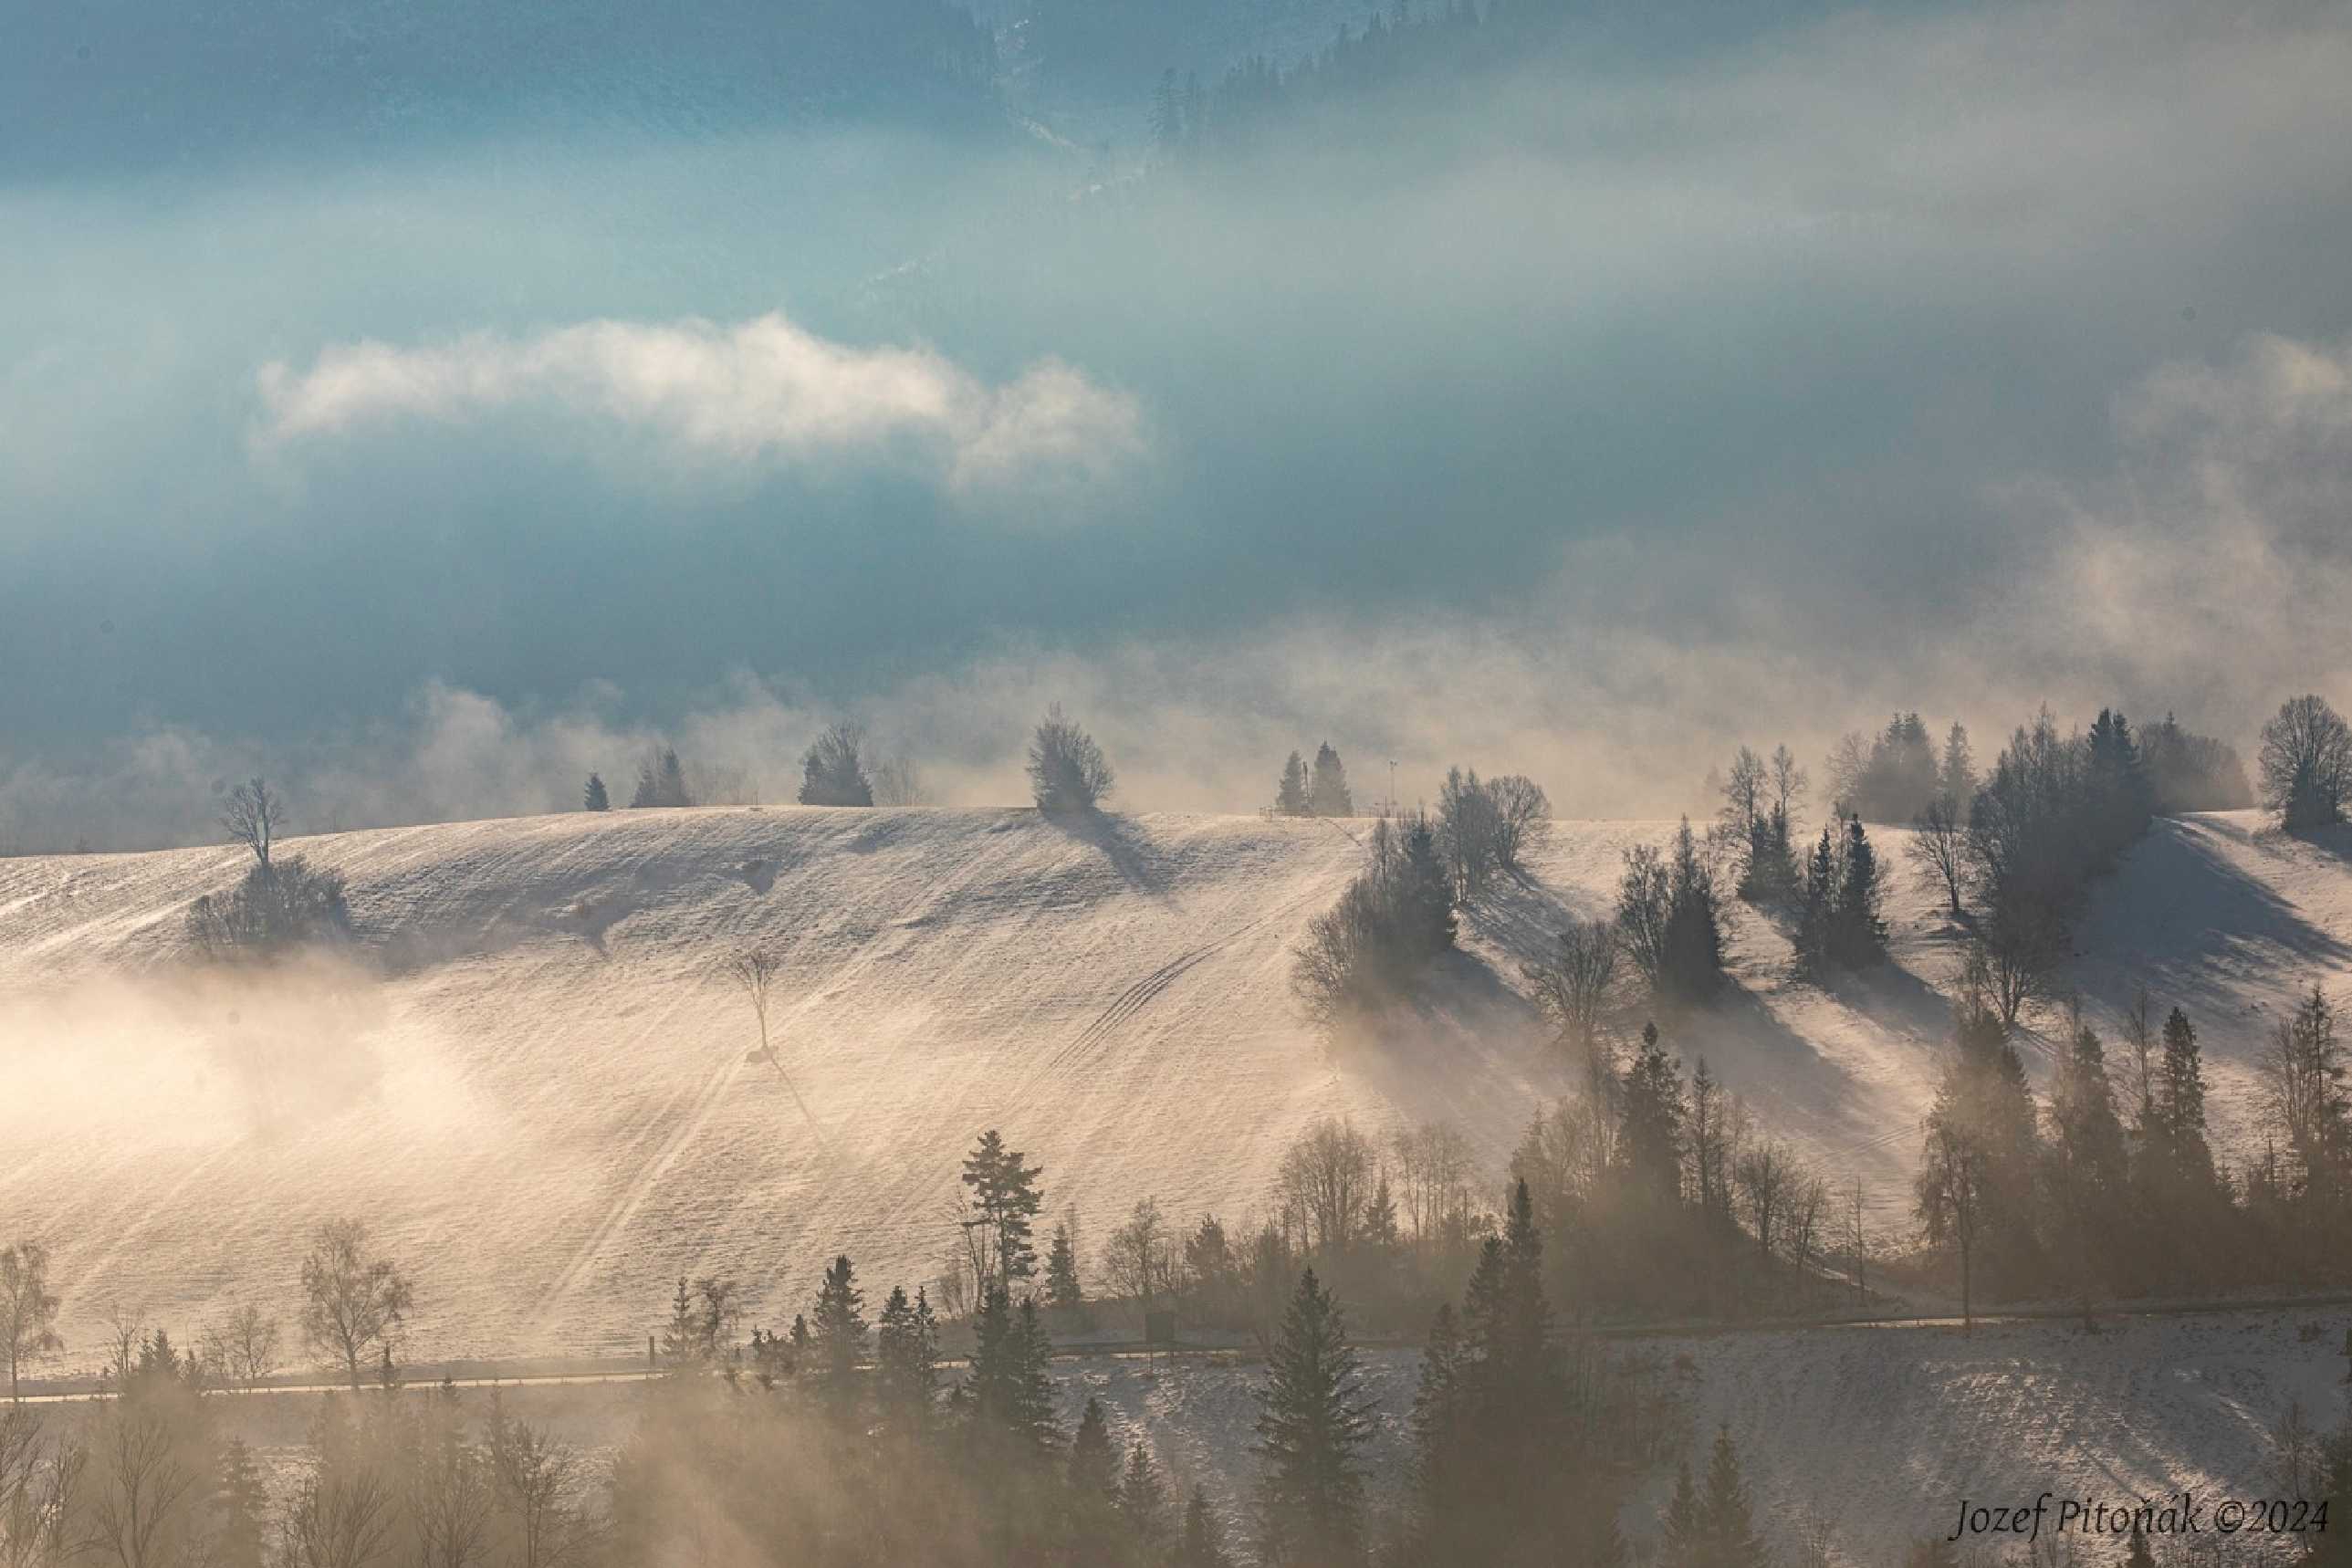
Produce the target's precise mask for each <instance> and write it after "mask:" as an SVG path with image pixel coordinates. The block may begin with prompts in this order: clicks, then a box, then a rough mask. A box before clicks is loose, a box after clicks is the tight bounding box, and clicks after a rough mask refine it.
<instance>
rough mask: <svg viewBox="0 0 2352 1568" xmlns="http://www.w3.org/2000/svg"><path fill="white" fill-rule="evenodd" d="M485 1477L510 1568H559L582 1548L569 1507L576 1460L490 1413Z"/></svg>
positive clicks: (535, 1434)
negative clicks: (495, 1504)
mask: <svg viewBox="0 0 2352 1568" xmlns="http://www.w3.org/2000/svg"><path fill="white" fill-rule="evenodd" d="M489 1460H490V1478H491V1481H492V1483H493V1485H494V1487H495V1489H496V1496H497V1502H498V1509H499V1519H500V1521H501V1523H502V1525H503V1527H504V1533H505V1536H506V1539H507V1542H508V1545H509V1551H508V1559H509V1561H510V1562H511V1563H513V1564H514V1568H562V1565H563V1564H564V1563H569V1562H572V1561H573V1560H574V1559H575V1558H576V1557H578V1556H579V1555H580V1553H581V1552H582V1550H583V1547H585V1545H586V1544H587V1542H586V1531H585V1530H584V1528H583V1522H582V1521H581V1520H580V1518H579V1517H578V1515H577V1514H575V1513H574V1512H573V1510H572V1501H571V1500H572V1487H573V1485H574V1476H575V1474H576V1472H577V1469H578V1461H577V1460H576V1459H575V1458H574V1457H573V1455H572V1450H571V1449H569V1448H567V1447H564V1446H563V1445H562V1444H560V1443H558V1442H556V1441H554V1440H553V1439H552V1438H551V1437H549V1436H548V1435H547V1434H546V1433H544V1432H541V1431H539V1430H538V1429H536V1428H534V1427H532V1426H527V1425H525V1424H524V1423H523V1422H520V1421H509V1420H508V1419H506V1418H505V1416H504V1415H502V1414H498V1413H494V1414H493V1415H492V1416H491V1420H490V1425H489Z"/></svg>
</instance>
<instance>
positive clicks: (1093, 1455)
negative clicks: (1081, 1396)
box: [1070, 1394, 1118, 1498]
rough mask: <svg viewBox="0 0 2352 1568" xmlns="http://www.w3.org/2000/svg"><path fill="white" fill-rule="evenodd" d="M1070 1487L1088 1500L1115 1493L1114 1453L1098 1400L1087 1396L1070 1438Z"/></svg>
mask: <svg viewBox="0 0 2352 1568" xmlns="http://www.w3.org/2000/svg"><path fill="white" fill-rule="evenodd" d="M1070 1485H1071V1486H1072V1487H1074V1488H1076V1489H1077V1491H1078V1492H1079V1493H1080V1494H1081V1495H1082V1496H1085V1497H1090V1498H1108V1497H1113V1496H1116V1495H1117V1494H1118V1450H1117V1449H1116V1448H1114V1447H1111V1441H1110V1426H1109V1424H1108V1422H1107V1421H1105V1420H1104V1419H1103V1407H1102V1401H1101V1400H1099V1399H1097V1398H1096V1397H1095V1396H1094V1395H1093V1394H1088V1395H1087V1408H1086V1411H1085V1413H1084V1414H1083V1415H1080V1416H1079V1417H1078V1431H1077V1436H1075V1437H1073V1438H1071V1439H1070Z"/></svg>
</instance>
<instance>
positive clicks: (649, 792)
mask: <svg viewBox="0 0 2352 1568" xmlns="http://www.w3.org/2000/svg"><path fill="white" fill-rule="evenodd" d="M660 804H661V784H660V782H659V781H658V780H656V778H655V777H654V764H653V762H652V760H651V759H650V758H648V759H647V760H646V762H644V763H640V764H639V765H638V767H637V787H636V790H635V793H634V794H632V795H630V796H629V809H630V810H632V811H642V810H644V809H645V808H646V807H647V806H652V805H660Z"/></svg>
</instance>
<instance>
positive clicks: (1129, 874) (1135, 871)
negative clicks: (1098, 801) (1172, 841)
mask: <svg viewBox="0 0 2352 1568" xmlns="http://www.w3.org/2000/svg"><path fill="white" fill-rule="evenodd" d="M1037 819H1038V820H1039V821H1041V822H1043V823H1045V825H1046V826H1049V827H1051V828H1053V829H1054V830H1055V832H1057V833H1060V834H1063V835H1065V836H1066V837H1070V838H1074V839H1076V840H1077V841H1078V842H1079V843H1081V844H1088V845H1092V846H1093V847H1095V848H1097V849H1098V850H1100V851H1101V852H1102V857H1103V858H1104V859H1106V860H1108V861H1109V862H1110V866H1111V868H1112V869H1113V870H1115V871H1117V872H1118V875H1119V879H1121V880H1122V881H1124V882H1126V883H1127V885H1128V886H1129V887H1130V888H1133V889H1136V890H1137V891H1138V892H1142V893H1150V894H1151V895H1152V896H1153V897H1155V898H1165V897H1167V896H1168V893H1169V891H1170V889H1171V887H1172V886H1173V885H1174V879H1173V878H1171V876H1170V874H1169V871H1168V868H1167V867H1166V865H1165V864H1164V863H1163V862H1162V861H1161V860H1160V858H1159V856H1158V855H1156V854H1155V853H1154V852H1153V851H1152V848H1151V846H1150V840H1148V839H1146V838H1145V837H1143V835H1142V834H1140V833H1139V832H1137V831H1136V827H1135V825H1134V823H1133V822H1131V821H1129V819H1128V818H1126V817H1122V816H1112V815H1110V814H1109V813H1108V812H1102V811H1071V812H1045V811H1041V812H1039V813H1038V814H1037Z"/></svg>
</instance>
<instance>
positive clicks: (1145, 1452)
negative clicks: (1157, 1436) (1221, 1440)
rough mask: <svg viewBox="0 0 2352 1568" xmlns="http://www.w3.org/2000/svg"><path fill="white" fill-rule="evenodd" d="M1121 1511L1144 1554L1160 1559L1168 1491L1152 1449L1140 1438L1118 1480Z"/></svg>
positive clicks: (1132, 1448) (1164, 1534) (1166, 1536)
mask: <svg viewBox="0 0 2352 1568" xmlns="http://www.w3.org/2000/svg"><path fill="white" fill-rule="evenodd" d="M1118 1511H1119V1512H1120V1513H1121V1514H1122V1515H1124V1516H1125V1517H1126V1520H1127V1527H1128V1529H1129V1531H1132V1532H1133V1533H1134V1536H1135V1539H1136V1541H1137V1542H1138V1543H1139V1545H1140V1546H1142V1548H1143V1550H1144V1551H1145V1552H1147V1553H1148V1554H1150V1555H1153V1556H1157V1555H1158V1554H1159V1552H1160V1549H1161V1548H1162V1547H1163V1546H1164V1545H1165V1544H1166V1543H1167V1541H1168V1533H1169V1531H1168V1525H1169V1519H1168V1488H1167V1486H1166V1485H1165V1484H1164V1483H1163V1482H1162V1481H1161V1480H1160V1468H1159V1467H1158V1466H1157V1465H1154V1464H1153V1463H1152V1462H1151V1450H1150V1448H1148V1447H1145V1446H1144V1444H1143V1443H1142V1441H1141V1440H1140V1439H1138V1440H1137V1442H1136V1443H1135V1444H1134V1446H1133V1447H1129V1449H1128V1451H1127V1471H1126V1473H1125V1474H1124V1475H1122V1476H1121V1477H1120V1478H1119V1482H1118Z"/></svg>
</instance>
